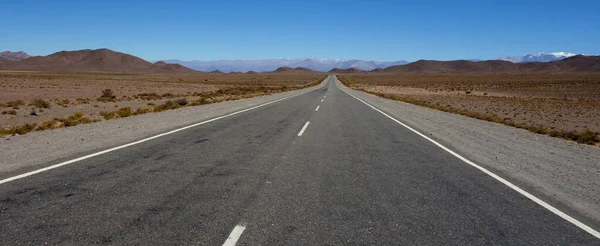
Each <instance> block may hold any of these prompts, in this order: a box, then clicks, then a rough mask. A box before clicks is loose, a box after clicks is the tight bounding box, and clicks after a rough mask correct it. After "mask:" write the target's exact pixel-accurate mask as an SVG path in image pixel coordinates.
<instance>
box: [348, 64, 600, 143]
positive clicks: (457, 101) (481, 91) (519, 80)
mask: <svg viewBox="0 0 600 246" xmlns="http://www.w3.org/2000/svg"><path fill="white" fill-rule="evenodd" d="M339 79H340V81H341V82H342V83H344V84H345V85H346V86H349V87H352V88H355V89H359V90H363V91H365V92H368V93H372V94H375V95H378V96H382V97H386V98H390V99H395V100H400V101H405V102H408V103H413V104H417V105H421V106H426V107H430V108H435V109H439V110H442V111H446V112H452V113H458V114H462V115H466V116H470V117H475V118H479V119H483V120H488V121H493V122H498V123H502V124H506V125H511V126H515V127H519V128H524V129H528V130H530V131H533V132H536V133H540V134H548V135H551V136H555V137H562V138H566V139H570V140H575V141H578V142H580V143H588V144H596V145H598V142H599V139H598V138H599V137H598V132H600V75H599V74H518V75H516V74H515V75H507V74H503V75H345V76H339Z"/></svg>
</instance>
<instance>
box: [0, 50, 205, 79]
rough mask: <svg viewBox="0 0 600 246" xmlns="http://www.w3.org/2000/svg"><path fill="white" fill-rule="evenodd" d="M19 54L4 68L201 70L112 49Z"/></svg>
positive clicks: (4, 63)
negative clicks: (37, 54) (46, 54)
mask: <svg viewBox="0 0 600 246" xmlns="http://www.w3.org/2000/svg"><path fill="white" fill-rule="evenodd" d="M4 53H5V52H3V54H4ZM17 53H18V52H17ZM6 54H9V53H6ZM12 54H15V53H12ZM15 57H16V56H13V60H9V59H5V61H4V62H0V69H4V70H34V71H68V72H115V73H196V72H197V71H195V70H192V69H189V68H187V67H184V66H181V65H179V64H167V63H165V62H155V63H150V62H148V61H145V60H143V59H141V58H139V57H136V56H132V55H128V54H125V53H121V52H115V51H112V50H109V49H97V50H77V51H60V52H56V53H54V54H51V55H48V56H32V57H29V55H25V56H23V55H21V56H19V57H21V58H23V57H27V58H25V59H20V58H15ZM19 59H20V60H19Z"/></svg>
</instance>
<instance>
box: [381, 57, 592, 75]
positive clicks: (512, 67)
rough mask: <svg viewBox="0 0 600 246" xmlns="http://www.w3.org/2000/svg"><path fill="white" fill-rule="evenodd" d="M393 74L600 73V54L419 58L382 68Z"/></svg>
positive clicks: (384, 71) (385, 71)
mask: <svg viewBox="0 0 600 246" xmlns="http://www.w3.org/2000/svg"><path fill="white" fill-rule="evenodd" d="M382 72H383V73H392V74H494V73H506V74H512V73H600V56H584V55H577V56H572V57H569V58H565V59H563V60H558V61H551V62H529V63H512V62H509V61H500V60H489V61H479V62H472V61H467V60H457V61H431V60H419V61H416V62H413V63H409V64H406V65H399V66H391V67H388V68H385V69H383V70H382Z"/></svg>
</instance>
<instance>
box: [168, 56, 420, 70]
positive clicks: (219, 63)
mask: <svg viewBox="0 0 600 246" xmlns="http://www.w3.org/2000/svg"><path fill="white" fill-rule="evenodd" d="M165 62H168V63H174V64H181V65H183V66H186V67H189V68H192V69H195V70H199V71H205V72H208V71H214V70H219V71H222V72H248V71H255V72H266V71H273V70H276V69H277V68H279V67H291V68H296V67H304V68H308V69H311V70H315V71H321V72H326V71H329V70H331V69H334V68H341V69H347V68H356V69H360V70H373V69H377V68H386V67H389V66H394V65H402V64H407V63H408V62H407V61H394V62H378V61H364V60H341V59H323V58H314V57H307V58H298V59H267V60H216V61H181V60H166V61H165Z"/></svg>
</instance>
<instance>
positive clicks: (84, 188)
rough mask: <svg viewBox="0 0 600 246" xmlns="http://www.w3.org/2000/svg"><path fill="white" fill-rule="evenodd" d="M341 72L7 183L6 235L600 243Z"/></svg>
mask: <svg viewBox="0 0 600 246" xmlns="http://www.w3.org/2000/svg"><path fill="white" fill-rule="evenodd" d="M328 80H329V81H328V83H327V84H326V85H325V87H323V88H321V89H318V90H315V91H311V92H308V93H305V94H302V95H300V96H296V97H293V98H289V99H286V100H283V101H280V102H277V103H273V104H270V105H267V106H264V107H261V108H257V109H254V110H251V111H247V112H243V113H240V114H236V115H233V116H231V117H227V118H223V119H220V120H217V121H213V122H210V123H207V124H203V125H200V126H197V127H193V128H190V129H187V130H184V131H180V132H176V133H173V134H170V135H166V136H163V137H160V138H156V139H153V140H151V141H147V142H143V143H140V144H137V145H133V146H129V147H127V148H123V149H119V150H116V151H113V152H110V153H106V154H103V155H99V156H96V157H92V158H89V159H85V160H82V161H79V162H77V163H74V164H71V165H68V166H64V167H60V168H56V169H52V170H49V171H46V172H43V173H39V174H36V175H32V176H29V177H25V178H22V179H17V180H14V181H11V182H7V183H4V184H0V244H2V245H24V244H35V245H39V244H50V245H64V244H72V245H82V244H103V243H108V244H119V245H120V244H137V245H166V244H195V245H196V244H200V245H222V244H223V243H225V242H227V243H233V242H237V244H238V245H331V244H336V245H338V244H344V245H346V244H358V245H365V244H378V245H425V244H427V245H431V244H434V245H437V244H461V245H463V244H477V245H481V244H485V245H492V244H502V245H515V244H519V245H532V244H534V245H556V244H562V245H564V244H569V245H577V244H582V245H593V244H599V243H600V241H599V240H598V239H597V238H595V237H594V236H593V235H591V234H589V233H587V232H585V231H583V230H581V229H580V228H578V227H577V226H575V225H573V224H572V223H570V222H568V221H566V220H564V219H562V218H560V217H559V216H557V215H555V214H554V213H552V212H550V211H549V210H547V209H546V208H543V207H542V206H540V205H538V204H536V203H534V202H533V201H531V200H530V199H528V198H526V197H524V196H522V195H521V194H519V193H517V192H515V191H514V190H513V189H511V188H509V187H508V186H506V185H504V184H502V183H500V182H498V181H497V180H495V179H493V178H492V177H490V176H489V175H486V174H484V173H483V172H481V171H479V170H477V169H475V168H473V167H471V166H469V165H467V164H465V163H464V162H463V161H461V160H459V159H458V158H456V157H455V156H453V155H451V154H449V153H448V152H446V151H444V150H442V149H440V148H439V147H437V146H435V145H434V144H433V143H431V142H429V141H427V140H425V139H424V138H422V137H420V136H418V135H417V134H415V133H413V132H411V131H409V130H408V129H406V128H404V127H402V126H400V125H398V124H397V123H396V122H394V121H392V120H390V119H389V118H387V117H385V116H383V115H382V114H380V113H379V112H377V111H375V110H373V109H372V108H370V107H368V106H367V105H365V104H363V103H361V102H360V101H358V100H356V99H354V98H352V97H351V96H349V95H348V94H346V93H345V92H343V91H341V90H340V89H339V88H338V87H337V86H336V84H335V83H334V79H333V77H330V78H329V79H328ZM317 107H318V110H316V109H317ZM307 122H310V123H309V124H307ZM303 129H304V130H303ZM302 130H303V131H302ZM300 133H302V134H300ZM76 157H77V156H74V157H73V158H76Z"/></svg>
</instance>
